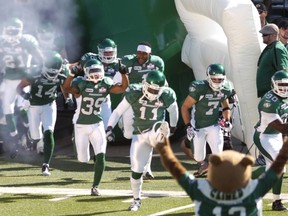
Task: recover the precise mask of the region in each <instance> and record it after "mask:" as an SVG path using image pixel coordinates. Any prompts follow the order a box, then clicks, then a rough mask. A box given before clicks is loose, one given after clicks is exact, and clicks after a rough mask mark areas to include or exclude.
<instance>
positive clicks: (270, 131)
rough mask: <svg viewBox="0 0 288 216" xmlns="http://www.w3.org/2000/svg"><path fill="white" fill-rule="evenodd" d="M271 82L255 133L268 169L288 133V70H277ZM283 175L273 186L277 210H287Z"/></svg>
mask: <svg viewBox="0 0 288 216" xmlns="http://www.w3.org/2000/svg"><path fill="white" fill-rule="evenodd" d="M271 84H272V90H270V91H268V92H267V93H266V94H265V95H264V96H263V97H262V99H261V100H260V102H259V104H258V112H259V121H258V123H257V124H256V126H255V133H254V142H255V145H256V146H257V147H258V149H259V151H260V152H261V154H262V155H263V156H264V158H265V162H266V170H267V169H269V168H270V166H271V164H272V162H273V161H274V160H275V158H276V156H277V155H278V153H279V151H280V149H281V147H282V145H283V138H282V136H283V135H286V134H288V123H287V119H288V104H287V98H288V71H286V70H281V71H277V72H276V73H275V74H274V75H273V76H272V78H271ZM285 171H286V170H285ZM283 175H284V174H282V175H281V177H280V178H279V180H278V181H277V182H276V183H275V184H274V186H273V188H272V193H273V199H274V201H273V204H272V210H275V211H283V210H287V208H286V207H285V206H284V205H283V204H282V202H281V188H282V181H283Z"/></svg>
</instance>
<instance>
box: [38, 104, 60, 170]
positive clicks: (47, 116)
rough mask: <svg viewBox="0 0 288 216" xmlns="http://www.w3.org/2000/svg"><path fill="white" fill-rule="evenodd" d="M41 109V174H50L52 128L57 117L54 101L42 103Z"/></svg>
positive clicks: (52, 141) (52, 146) (52, 151)
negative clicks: (42, 134) (42, 143)
mask: <svg viewBox="0 0 288 216" xmlns="http://www.w3.org/2000/svg"><path fill="white" fill-rule="evenodd" d="M42 109H43V110H42V116H41V119H42V125H43V132H44V139H43V141H44V162H43V165H42V174H43V175H50V174H51V173H50V172H49V167H50V162H51V159H52V156H53V153H54V148H55V139H54V128H55V124H56V118H57V106H56V102H55V101H53V102H52V103H50V104H46V105H43V106H42Z"/></svg>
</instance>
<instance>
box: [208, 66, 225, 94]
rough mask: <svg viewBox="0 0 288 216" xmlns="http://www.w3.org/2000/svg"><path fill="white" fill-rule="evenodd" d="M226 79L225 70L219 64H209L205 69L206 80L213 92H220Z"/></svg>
mask: <svg viewBox="0 0 288 216" xmlns="http://www.w3.org/2000/svg"><path fill="white" fill-rule="evenodd" d="M225 79H226V75H225V69H224V67H223V65H221V64H211V65H209V66H208V68H207V80H208V82H209V86H210V87H211V88H212V90H213V91H220V90H221V89H222V88H223V85H224V82H225Z"/></svg>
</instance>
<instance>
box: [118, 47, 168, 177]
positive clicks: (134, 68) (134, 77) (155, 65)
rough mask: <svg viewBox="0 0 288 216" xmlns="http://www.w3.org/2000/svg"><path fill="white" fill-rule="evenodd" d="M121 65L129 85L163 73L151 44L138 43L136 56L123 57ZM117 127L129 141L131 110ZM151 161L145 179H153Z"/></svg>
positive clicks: (131, 129) (131, 121) (131, 128)
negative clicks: (125, 69) (158, 72)
mask: <svg viewBox="0 0 288 216" xmlns="http://www.w3.org/2000/svg"><path fill="white" fill-rule="evenodd" d="M122 63H123V64H124V65H126V67H127V68H128V78H129V83H130V84H132V83H142V82H144V81H145V78H146V76H147V74H148V72H149V71H151V70H157V71H160V72H162V73H164V69H165V64H164V61H163V59H162V58H161V57H159V56H157V55H153V54H152V48H151V44H150V43H148V42H140V43H139V44H138V45H137V51H136V54H132V55H125V56H124V57H123V58H122ZM165 82H166V81H165ZM119 125H120V127H122V131H123V135H124V137H125V138H126V139H131V138H132V134H133V126H132V125H133V112H132V109H131V108H130V109H128V110H127V111H126V112H125V113H123V115H122V119H121V120H120V122H119ZM151 161H152V157H151V158H150V159H149V161H148V163H147V166H146V169H145V173H144V178H145V179H153V178H154V176H153V174H152V171H151Z"/></svg>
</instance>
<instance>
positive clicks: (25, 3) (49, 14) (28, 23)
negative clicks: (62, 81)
mask: <svg viewBox="0 0 288 216" xmlns="http://www.w3.org/2000/svg"><path fill="white" fill-rule="evenodd" d="M75 2H76V1H73V0H61V1H59V0H1V1H0V26H1V27H3V25H4V23H5V21H6V20H7V19H8V18H10V17H17V18H19V19H21V20H22V21H23V23H24V33H27V34H32V35H34V36H35V34H36V28H37V26H38V25H39V24H40V23H43V22H50V23H52V24H53V26H54V27H55V29H56V31H57V33H58V34H63V35H64V37H65V40H66V49H67V54H68V59H69V60H70V59H71V60H73V61H74V60H75V58H76V57H78V56H79V52H81V46H80V43H79V39H80V38H81V32H82V30H81V29H79V25H77V16H78V6H77V5H76V4H75ZM1 29H2V28H1ZM1 32H2V30H1ZM71 47H73V49H70V48H71ZM68 51H69V52H68Z"/></svg>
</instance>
